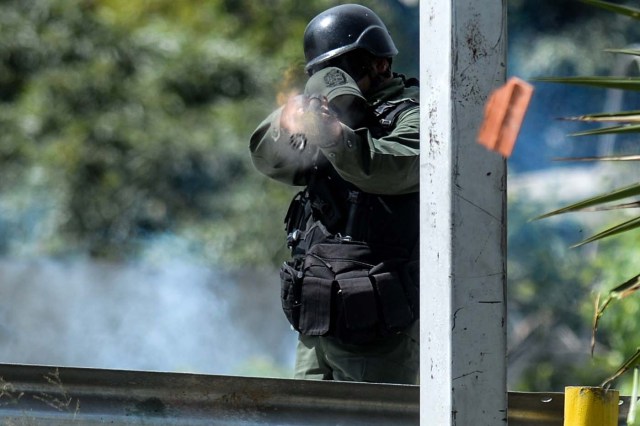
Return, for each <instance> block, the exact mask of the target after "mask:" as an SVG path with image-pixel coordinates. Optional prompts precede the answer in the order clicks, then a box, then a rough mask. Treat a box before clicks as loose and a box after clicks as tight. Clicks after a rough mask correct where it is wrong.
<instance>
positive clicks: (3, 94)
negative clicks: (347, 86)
mask: <svg viewBox="0 0 640 426" xmlns="http://www.w3.org/2000/svg"><path fill="white" fill-rule="evenodd" d="M337 3H339V2H337V1H328V0H315V1H310V2H297V1H293V0H279V1H273V2H267V3H257V2H253V1H245V0H237V1H229V0H208V1H205V2H203V1H200V0H184V1H180V2H175V1H171V0H145V1H136V2H130V1H127V0H78V1H75V2H68V1H66V0H7V1H4V2H2V3H0V123H1V124H2V127H3V133H2V134H1V135H0V173H1V179H0V191H1V192H0V197H5V198H6V199H7V200H8V199H9V198H10V197H11V196H19V198H20V199H21V200H22V203H21V205H22V206H23V207H22V209H17V210H16V209H15V208H13V207H12V209H10V210H11V212H13V216H11V217H9V218H5V219H3V220H0V232H3V231H2V230H3V229H4V230H5V231H4V235H5V236H6V237H7V240H8V241H18V240H26V239H28V238H30V240H31V241H32V244H31V246H32V250H35V251H37V252H40V253H46V254H73V253H89V254H91V255H92V256H98V257H106V258H113V259H131V258H134V257H135V256H143V255H144V253H145V252H146V251H147V250H148V249H147V247H148V244H149V243H150V242H152V243H153V244H159V242H163V244H165V245H166V247H165V248H164V250H165V252H166V255H168V256H175V255H186V256H191V257H194V258H200V259H201V260H202V259H205V260H206V261H208V262H222V263H225V264H234V263H235V264H242V263H246V262H248V261H249V262H251V263H252V264H271V263H273V262H276V261H277V259H278V258H279V256H280V255H281V254H282V250H283V249H284V238H283V237H284V236H283V235H282V229H281V220H282V219H281V217H282V215H283V214H284V209H285V208H286V205H287V202H288V199H289V197H290V195H291V194H292V192H293V189H292V188H286V187H283V186H281V185H278V184H276V183H273V182H270V181H268V180H266V179H265V178H264V177H262V176H261V175H260V174H259V173H257V172H255V171H254V170H253V167H252V165H251V163H250V159H249V156H248V150H247V145H248V137H249V135H250V133H251V131H252V130H253V129H254V127H255V126H256V125H257V124H258V123H259V122H260V120H261V119H262V118H263V117H264V116H266V114H267V113H268V112H269V111H270V110H271V109H273V107H274V106H275V100H276V98H277V95H278V93H279V92H281V93H288V92H289V91H290V90H295V89H296V88H297V89H298V90H299V89H300V87H301V84H302V82H303V80H304V74H303V54H302V40H301V39H302V33H303V31H304V27H305V25H306V23H307V22H308V20H309V19H310V18H311V17H312V16H314V15H315V14H316V13H317V12H319V11H320V10H322V9H325V8H327V7H329V6H332V5H335V4H337ZM365 3H366V4H368V5H369V6H371V7H374V8H376V9H378V10H380V11H381V12H380V13H382V14H383V15H385V16H389V17H390V20H392V21H393V19H392V18H391V17H392V16H395V15H394V14H393V13H392V12H394V11H395V12H397V11H398V10H400V9H398V5H397V4H396V2H384V1H366V2H365ZM402 8H404V6H402ZM403 10H404V9H403ZM395 12H394V13H395ZM392 23H393V22H392ZM392 23H390V26H391V25H392ZM416 62H417V61H416ZM285 76H288V77H287V78H285ZM0 208H2V203H0ZM7 211H8V210H7ZM27 211H40V212H41V214H39V215H33V214H32V215H26V214H24V213H26V212H27ZM26 220H31V221H32V222H30V223H26V222H25V221H26ZM36 222H37V224H38V232H37V235H34V233H33V232H26V231H20V230H25V229H28V228H33V227H34V226H36ZM43 224H46V226H45V227H43V226H42V225H43ZM16 225H19V226H16ZM167 236H170V237H171V238H166V237H167ZM178 243H179V244H178ZM15 246H16V245H15V244H11V243H7V244H4V245H2V246H0V249H2V250H4V251H5V253H10V252H11V250H15ZM178 247H179V248H178ZM184 247H189V249H188V253H186V254H185V253H184ZM27 251H28V249H27Z"/></svg>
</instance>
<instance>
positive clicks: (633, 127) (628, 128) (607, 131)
mask: <svg viewBox="0 0 640 426" xmlns="http://www.w3.org/2000/svg"><path fill="white" fill-rule="evenodd" d="M624 133H640V124H627V125H624V126H612V127H603V128H598V129H592V130H585V131H582V132H575V133H571V135H570V136H597V135H611V134H618V135H619V134H624Z"/></svg>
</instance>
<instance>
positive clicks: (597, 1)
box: [580, 0, 640, 19]
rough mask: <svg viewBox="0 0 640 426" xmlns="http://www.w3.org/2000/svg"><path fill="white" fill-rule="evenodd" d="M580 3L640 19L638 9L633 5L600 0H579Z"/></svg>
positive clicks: (639, 10)
mask: <svg viewBox="0 0 640 426" xmlns="http://www.w3.org/2000/svg"><path fill="white" fill-rule="evenodd" d="M580 1H581V2H582V3H586V4H590V5H592V6H597V7H599V8H601V9H606V10H609V11H611V12H615V13H619V14H621V15H626V16H630V17H632V18H634V19H640V9H636V8H634V7H629V6H622V5H619V4H614V3H609V2H606V1H602V0H580Z"/></svg>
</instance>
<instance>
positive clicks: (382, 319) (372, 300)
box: [280, 99, 419, 344]
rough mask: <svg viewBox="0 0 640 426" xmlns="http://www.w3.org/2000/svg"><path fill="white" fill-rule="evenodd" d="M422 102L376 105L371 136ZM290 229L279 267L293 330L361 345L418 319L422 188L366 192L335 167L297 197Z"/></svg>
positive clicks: (315, 178)
mask: <svg viewBox="0 0 640 426" xmlns="http://www.w3.org/2000/svg"><path fill="white" fill-rule="evenodd" d="M416 105H417V102H416V101H415V100H412V99H406V100H402V101H398V102H384V103H382V104H380V105H378V106H377V107H376V108H375V110H374V115H373V116H374V117H375V120H376V122H375V123H370V125H369V126H368V128H369V129H370V131H371V133H372V135H373V136H374V137H376V138H379V137H381V136H384V135H386V134H389V133H390V132H391V130H393V128H394V127H395V123H396V121H397V118H398V117H399V116H400V114H401V113H402V112H404V111H406V110H408V109H410V108H412V107H415V106H416ZM327 164H328V163H327ZM285 228H286V231H287V244H288V247H289V248H290V249H291V253H292V260H291V261H288V262H285V263H284V264H283V265H282V267H281V270H280V277H281V284H282V289H281V298H282V307H283V310H284V313H285V315H286V317H287V319H288V320H289V322H290V323H291V325H292V326H293V328H294V329H296V330H297V331H299V332H300V333H302V334H305V335H311V336H332V337H335V338H337V339H339V340H340V341H342V342H344V343H354V344H363V343H368V342H372V341H374V340H376V339H378V338H382V337H385V336H387V335H389V334H392V333H395V332H398V331H400V330H402V329H404V328H406V327H407V326H408V325H410V324H411V323H412V322H413V321H415V320H416V319H417V318H418V311H419V309H418V299H419V296H418V237H419V194H418V193H412V194H403V195H377V194H370V193H366V192H363V191H360V190H359V189H358V188H357V187H356V186H354V185H353V184H351V183H349V182H347V181H345V180H344V179H342V178H341V177H340V176H339V175H338V173H337V172H336V171H335V170H334V169H333V167H331V166H330V165H329V166H328V167H322V168H320V169H319V170H317V171H316V172H315V173H314V174H313V175H312V176H310V178H309V182H308V185H307V187H306V188H305V190H304V191H301V192H300V193H298V194H297V195H296V196H295V197H294V199H293V200H292V202H291V204H290V206H289V210H288V211H287V215H286V217H285Z"/></svg>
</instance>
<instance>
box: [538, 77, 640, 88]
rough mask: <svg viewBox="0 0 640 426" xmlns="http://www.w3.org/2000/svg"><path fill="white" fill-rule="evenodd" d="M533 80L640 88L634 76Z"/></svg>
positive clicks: (639, 81)
mask: <svg viewBox="0 0 640 426" xmlns="http://www.w3.org/2000/svg"><path fill="white" fill-rule="evenodd" d="M535 81H540V82H543V83H562V84H577V85H582V86H592V87H599V88H604V89H623V90H640V79H638V78H634V77H608V76H587V77H582V76H579V77H539V78H536V79H535Z"/></svg>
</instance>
